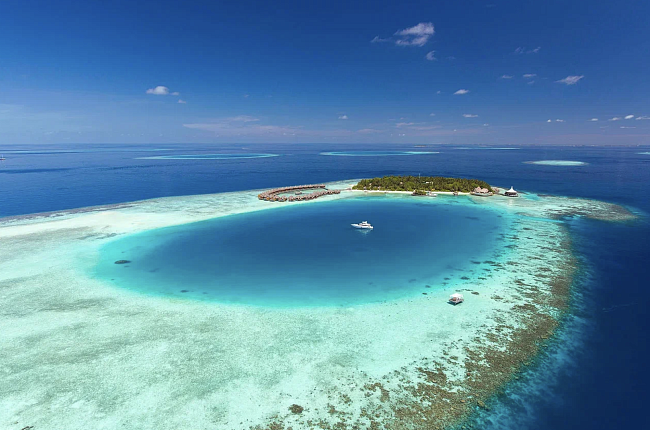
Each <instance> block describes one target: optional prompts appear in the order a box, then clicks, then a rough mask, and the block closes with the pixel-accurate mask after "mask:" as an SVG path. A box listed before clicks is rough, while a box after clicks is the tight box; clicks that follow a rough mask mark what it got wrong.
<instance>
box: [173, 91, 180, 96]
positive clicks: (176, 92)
mask: <svg viewBox="0 0 650 430" xmlns="http://www.w3.org/2000/svg"><path fill="white" fill-rule="evenodd" d="M180 95H181V93H179V92H178V91H174V92H173V93H172V96H180Z"/></svg>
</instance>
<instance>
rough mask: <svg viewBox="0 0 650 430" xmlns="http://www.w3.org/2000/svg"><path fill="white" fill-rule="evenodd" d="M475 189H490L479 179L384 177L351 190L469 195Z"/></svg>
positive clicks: (362, 181)
mask: <svg viewBox="0 0 650 430" xmlns="http://www.w3.org/2000/svg"><path fill="white" fill-rule="evenodd" d="M477 187H480V188H487V189H488V190H490V189H491V187H490V185H489V184H488V183H487V182H485V181H481V180H479V179H465V178H445V177H442V176H384V177H383V178H372V179H362V180H361V181H359V183H358V184H357V185H355V186H353V187H352V189H354V190H382V191H458V192H461V193H469V192H471V191H473V190H474V189H475V188H477Z"/></svg>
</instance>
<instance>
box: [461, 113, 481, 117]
mask: <svg viewBox="0 0 650 430" xmlns="http://www.w3.org/2000/svg"><path fill="white" fill-rule="evenodd" d="M463 116H464V117H465V118H478V115H474V114H471V113H464V114H463Z"/></svg>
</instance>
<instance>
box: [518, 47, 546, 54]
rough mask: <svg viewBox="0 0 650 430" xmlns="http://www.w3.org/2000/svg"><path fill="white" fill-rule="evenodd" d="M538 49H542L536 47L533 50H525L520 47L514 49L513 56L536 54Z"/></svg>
mask: <svg viewBox="0 0 650 430" xmlns="http://www.w3.org/2000/svg"><path fill="white" fill-rule="evenodd" d="M540 49H542V47H541V46H538V47H537V48H533V49H526V48H524V47H523V46H520V47H518V48H517V49H515V54H537V53H538V52H539V50H540Z"/></svg>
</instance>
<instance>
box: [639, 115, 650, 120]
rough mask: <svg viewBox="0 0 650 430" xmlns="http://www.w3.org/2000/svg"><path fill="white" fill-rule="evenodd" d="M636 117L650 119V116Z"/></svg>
mask: <svg viewBox="0 0 650 430" xmlns="http://www.w3.org/2000/svg"><path fill="white" fill-rule="evenodd" d="M636 119H637V120H639V119H650V116H637V117H636Z"/></svg>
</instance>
